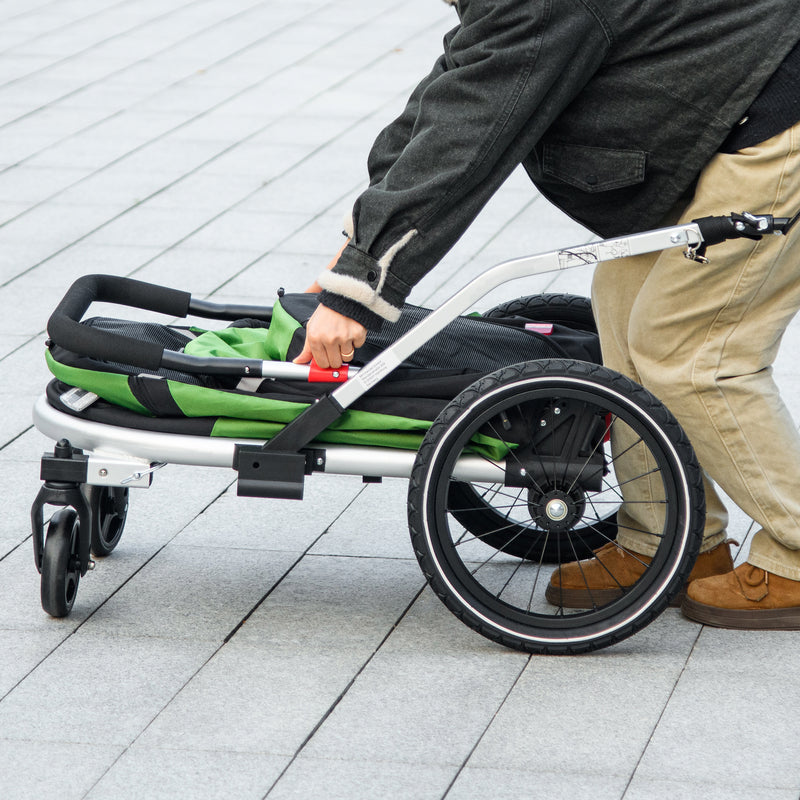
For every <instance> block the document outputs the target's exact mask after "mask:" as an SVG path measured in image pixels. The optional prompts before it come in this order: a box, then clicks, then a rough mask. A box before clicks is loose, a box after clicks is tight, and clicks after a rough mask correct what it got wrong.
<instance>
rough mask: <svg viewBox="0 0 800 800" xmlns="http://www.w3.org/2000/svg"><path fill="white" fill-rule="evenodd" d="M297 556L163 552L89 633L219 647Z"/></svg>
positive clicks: (222, 550) (97, 616)
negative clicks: (200, 642)
mask: <svg viewBox="0 0 800 800" xmlns="http://www.w3.org/2000/svg"><path fill="white" fill-rule="evenodd" d="M298 555H299V554H298V553H291V552H289V551H286V552H280V553H279V552H274V551H266V550H245V549H236V548H220V547H180V546H175V545H171V546H168V547H167V548H165V549H164V550H162V551H160V552H159V553H158V554H157V555H156V556H155V557H154V558H153V559H152V560H150V561H148V562H147V564H146V565H144V567H143V568H142V569H141V570H140V571H138V572H137V573H136V574H135V575H134V576H133V578H131V579H130V580H129V581H128V582H126V583H125V584H124V586H122V587H121V588H120V589H119V591H118V592H117V593H116V594H115V595H114V596H113V597H111V598H110V599H109V600H108V601H107V602H106V603H104V604H103V605H102V606H101V607H100V608H99V609H98V610H97V611H96V612H95V614H94V615H93V616H92V624H91V628H92V630H93V631H94V630H97V629H98V628H99V629H100V630H101V631H103V632H104V633H105V634H106V635H107V636H142V637H150V636H158V637H163V638H169V639H170V640H172V641H174V640H177V639H187V640H192V641H201V640H208V641H216V642H221V641H222V639H223V638H224V637H225V636H226V635H227V634H228V633H230V632H231V631H232V630H233V629H234V628H235V627H236V626H237V625H238V624H239V622H240V621H241V620H242V618H243V617H244V616H245V615H246V614H247V613H248V612H249V611H250V610H251V609H252V608H253V607H254V606H255V605H256V604H257V603H258V602H259V601H260V600H261V598H262V597H263V596H264V595H265V594H266V593H267V592H268V591H269V590H270V588H271V587H272V586H273V585H274V584H275V582H276V581H278V580H279V579H280V577H281V576H282V575H283V574H284V573H285V572H286V571H287V570H288V569H289V568H290V567H291V565H292V564H293V563H294V561H295V560H296V558H297V557H298Z"/></svg>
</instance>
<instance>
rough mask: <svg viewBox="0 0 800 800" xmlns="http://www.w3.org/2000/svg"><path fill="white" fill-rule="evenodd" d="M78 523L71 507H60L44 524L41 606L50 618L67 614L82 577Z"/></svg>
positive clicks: (70, 609)
mask: <svg viewBox="0 0 800 800" xmlns="http://www.w3.org/2000/svg"><path fill="white" fill-rule="evenodd" d="M79 531H80V524H79V522H78V515H77V513H76V511H75V509H74V508H60V509H58V510H57V511H56V512H55V513H54V514H53V516H52V518H51V520H50V524H49V525H48V527H47V538H46V539H45V543H44V552H43V554H42V584H41V598H42V608H43V609H44V610H45V611H46V612H47V613H48V614H49V615H50V616H51V617H66V616H67V614H69V612H70V611H72V606H73V604H74V603H75V596H76V595H77V593H78V583H80V579H81V571H80V558H79V555H78V541H79Z"/></svg>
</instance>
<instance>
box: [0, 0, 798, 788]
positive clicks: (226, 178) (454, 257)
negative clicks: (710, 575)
mask: <svg viewBox="0 0 800 800" xmlns="http://www.w3.org/2000/svg"><path fill="white" fill-rule="evenodd" d="M455 19H456V18H455V12H454V10H453V9H452V8H447V7H446V6H445V5H444V4H442V3H440V2H436V0H408V2H406V3H403V4H397V3H396V2H393V0H372V2H370V3H366V2H365V0H339V2H336V3H332V2H330V1H329V0H298V1H297V2H294V3H277V2H275V1H274V0H230V2H228V3H217V2H207V1H206V0H194V1H193V2H188V1H187V0H166V2H165V0H136V2H133V0H63V2H58V3H54V2H52V0H0V21H2V23H3V24H2V25H0V75H2V76H3V77H2V79H0V170H2V171H3V180H2V181H0V243H2V247H0V284H2V285H0V303H1V304H2V306H3V309H4V312H3V316H2V319H0V331H1V332H3V333H4V334H6V336H4V342H5V344H4V345H3V346H2V348H0V403H2V406H3V409H4V414H3V421H2V422H1V423H0V482H2V486H3V499H4V500H5V501H6V502H5V505H4V511H5V514H4V516H3V518H2V520H0V697H3V694H4V693H6V692H8V695H7V696H6V697H5V699H2V700H0V732H2V733H0V797H2V798H3V800H5V798H6V797H10V798H17V797H20V798H27V797H35V798H37V800H38V798H40V797H49V796H59V797H66V798H72V797H75V798H78V797H80V798H83V797H84V796H87V792H88V793H89V794H88V797H91V798H105V797H113V798H115V800H117V799H118V798H123V799H124V798H127V797H130V798H134V797H135V798H139V797H163V796H170V797H174V796H177V795H180V796H200V797H237V798H239V797H242V798H247V797H263V796H264V795H265V794H266V793H267V791H268V790H269V788H270V787H271V786H272V784H273V783H274V781H275V780H276V778H277V777H278V776H279V775H281V774H282V773H283V775H282V778H281V779H280V780H279V781H278V783H277V785H276V786H275V788H274V790H273V791H272V793H271V795H270V796H273V797H297V796H303V797H307V796H315V797H316V796H319V797H337V796H340V797H345V796H346V797H348V798H349V797H363V796H381V797H384V796H385V797H393V796H394V797H442V796H443V795H444V794H445V792H447V790H448V787H449V786H450V782H451V781H453V780H454V779H455V783H454V784H453V786H452V788H451V789H450V791H449V793H448V796H449V797H459V798H461V797H475V796H480V797H500V798H502V797H510V796H512V795H513V796H515V797H544V796H547V797H551V796H552V797H560V796H569V797H593V798H594V797H598V798H605V797H622V796H623V794H624V796H625V797H626V798H633V797H636V798H638V797H648V798H650V797H655V798H658V797H666V796H670V797H695V796H704V797H710V798H714V797H717V796H720V797H721V796H726V797H728V796H739V795H741V794H742V787H744V791H745V792H746V793H747V796H752V797H758V798H760V797H764V798H770V800H771V798H773V797H774V798H776V800H777V798H779V797H788V796H790V793H792V794H791V796H796V795H797V791H800V776H799V775H798V774H797V768H796V765H795V761H796V759H794V758H793V753H792V752H791V746H790V745H791V743H792V742H794V741H795V740H796V738H797V736H796V734H797V730H796V727H797V726H796V724H795V719H794V716H792V714H791V709H792V708H793V707H794V706H795V705H797V703H796V702H793V701H794V700H795V698H794V697H793V688H792V682H791V675H792V674H793V671H794V664H795V662H796V656H797V653H796V649H797V648H796V645H795V643H794V638H795V637H794V636H793V634H791V633H787V634H783V633H775V634H771V633H753V634H748V633H736V632H731V631H712V630H709V629H701V628H700V627H699V626H696V625H694V624H693V623H689V622H688V621H686V620H683V619H682V618H681V616H680V615H679V613H678V612H677V611H675V610H670V611H668V612H667V613H665V614H664V615H663V616H662V617H661V618H660V619H659V620H657V621H656V622H655V623H654V624H653V625H651V626H650V627H648V628H647V629H646V630H645V631H643V632H641V633H639V634H637V635H636V636H635V637H633V638H631V639H628V640H626V641H625V642H623V643H621V644H619V645H617V646H615V647H614V648H611V649H609V650H605V651H601V652H599V653H597V654H595V655H593V656H589V657H584V658H580V659H544V658H530V659H529V658H528V657H527V656H525V655H522V654H519V653H515V652H512V651H508V650H504V649H503V648H501V647H499V646H497V645H495V644H492V643H490V642H488V641H487V640H485V639H483V638H482V637H480V636H479V635H478V634H476V633H474V632H472V631H471V630H469V629H468V628H466V627H465V626H464V625H462V624H461V623H460V622H459V621H458V620H457V619H456V618H455V617H454V616H453V615H451V614H450V613H449V612H448V611H447V609H446V608H445V607H444V606H443V605H442V604H441V603H440V602H439V601H438V600H437V599H436V598H435V597H434V596H433V594H432V593H431V592H430V591H429V590H424V591H422V594H418V593H419V592H420V590H421V589H422V587H423V577H422V574H421V572H420V570H419V567H418V566H417V563H416V559H415V558H414V557H413V553H412V552H411V550H410V546H409V541H408V533H407V523H406V513H405V502H406V501H405V495H406V482H405V481H401V480H387V481H385V482H384V484H383V485H381V486H367V487H363V486H362V484H361V483H360V481H359V480H358V478H346V477H335V476H313V477H312V478H311V479H310V480H309V481H308V484H307V486H306V498H305V500H304V501H303V502H302V503H294V502H290V501H267V500H263V501H262V500H255V499H251V498H239V497H236V496H235V493H234V489H233V488H232V485H233V481H234V479H235V474H234V473H233V472H232V471H231V470H206V469H202V468H192V467H170V468H169V469H166V470H163V471H162V472H161V473H159V474H158V475H157V476H156V479H155V482H154V485H153V487H152V488H151V489H150V490H148V491H138V492H134V493H132V495H131V513H130V517H129V520H128V523H127V525H126V531H125V534H124V536H123V540H122V542H121V543H120V546H119V547H118V548H117V550H115V552H114V553H113V554H112V556H110V557H109V558H107V559H104V560H98V564H97V569H96V570H95V571H94V572H92V573H89V574H87V575H86V576H85V578H84V579H83V580H82V581H81V586H80V591H79V594H78V601H77V603H76V608H75V609H74V611H73V614H72V616H70V617H69V618H67V619H65V620H53V619H50V618H49V617H48V616H47V615H46V614H44V612H43V611H42V610H41V608H40V600H39V577H38V574H37V573H36V570H35V568H34V566H33V564H32V558H31V552H30V551H31V543H30V537H29V527H30V521H29V518H28V514H29V507H30V503H31V502H32V499H33V496H34V495H35V492H36V491H37V490H38V460H39V457H40V454H41V452H42V451H43V450H44V449H46V448H50V447H52V443H51V442H49V441H48V440H46V439H45V437H43V436H41V434H39V433H38V432H37V431H35V430H33V429H31V427H30V425H31V422H30V407H31V404H32V402H33V400H34V398H35V397H36V396H38V395H39V394H40V393H41V391H42V390H43V389H44V386H45V384H46V382H47V380H48V375H47V372H46V369H45V367H44V362H43V359H42V345H43V341H44V334H43V332H44V327H45V324H46V320H47V317H48V316H49V314H50V312H51V311H52V309H53V307H54V306H55V304H56V303H57V302H58V300H59V299H60V297H61V296H62V295H63V292H64V290H65V289H66V287H67V286H68V284H69V283H71V281H72V280H74V279H75V278H76V277H78V276H79V275H81V274H85V273H89V272H103V273H112V274H119V275H128V274H133V275H135V276H137V277H141V278H143V279H145V280H151V281H153V282H155V283H163V284H167V285H173V286H176V287H178V288H184V289H187V290H189V291H192V292H194V293H195V294H196V295H199V296H210V297H212V299H216V300H220V301H238V302H253V301H255V302H259V301H263V302H265V303H266V304H271V303H272V298H273V297H274V293H275V289H276V288H277V287H278V286H285V287H286V288H287V289H289V290H295V291H299V290H302V289H303V288H305V286H307V285H308V283H310V281H311V280H312V279H313V278H314V277H315V276H316V275H317V273H318V272H319V271H320V270H321V269H322V268H323V267H324V265H325V264H326V263H327V261H328V260H329V258H330V257H331V256H332V255H333V252H334V251H335V250H336V249H337V248H338V246H339V245H340V244H341V238H340V236H339V230H340V228H341V219H342V217H343V216H344V214H345V213H347V212H348V211H349V209H350V207H351V206H352V201H353V199H354V197H355V196H356V194H357V193H358V191H359V190H360V189H361V188H362V187H363V186H364V185H365V182H366V169H365V157H366V153H367V151H368V149H369V147H370V145H371V143H372V141H373V139H374V136H375V135H376V133H377V132H378V131H379V130H380V129H381V128H382V127H383V126H384V125H385V124H386V123H387V122H388V121H389V120H391V119H392V118H394V116H396V114H397V113H399V111H400V110H401V109H402V107H403V105H404V103H405V98H406V96H407V94H408V91H409V89H410V88H411V87H412V86H414V85H415V84H416V82H417V80H418V78H419V77H420V76H421V75H423V74H424V73H426V72H427V71H428V69H429V67H430V64H431V63H432V62H433V60H434V59H435V57H436V56H437V55H438V53H439V51H440V48H441V45H440V41H441V37H442V35H443V34H444V32H445V31H446V30H448V29H449V28H450V27H452V25H453V24H455ZM115 217H118V220H117V221H116V222H115V223H113V224H110V225H104V223H105V222H107V221H108V220H111V219H112V218H115ZM212 220H214V221H213V222H212ZM4 223H8V224H4ZM206 223H211V224H208V225H207V224H206ZM97 226H102V227H100V230H98V231H97V233H96V234H91V235H89V236H88V237H86V234H89V233H90V232H91V231H93V230H94V229H95V228H96V227H97ZM279 233H280V234H281V235H278V234H279ZM81 237H86V238H81ZM588 237H589V234H588V233H587V232H586V231H584V230H583V229H582V228H580V226H577V225H576V224H575V223H574V222H572V221H570V220H568V219H567V218H566V217H565V216H564V215H562V214H561V213H560V212H557V211H556V210H554V209H553V207H552V206H550V205H549V204H548V203H546V202H545V201H543V200H542V199H541V198H540V197H538V196H537V195H536V194H535V193H534V192H533V190H532V189H531V187H530V184H529V182H528V179H527V177H526V176H524V175H523V174H522V172H521V171H517V172H515V173H514V174H513V175H512V176H511V177H510V179H509V180H508V181H507V183H506V185H505V186H504V187H503V188H502V190H501V191H500V192H499V193H498V195H497V196H496V197H495V198H493V199H492V201H491V202H490V203H489V204H488V205H487V207H486V209H485V210H484V212H483V213H482V214H481V215H480V216H479V218H478V219H477V220H476V222H475V224H474V225H473V226H472V227H471V229H470V230H469V231H468V232H467V233H466V234H465V236H464V237H462V239H461V240H460V241H459V242H458V243H457V245H456V246H455V247H454V248H453V250H452V251H451V252H450V253H449V254H448V255H447V257H446V258H445V259H444V260H443V262H442V264H440V265H439V267H437V269H436V270H435V271H433V272H432V273H431V274H430V275H429V276H427V277H426V278H425V279H424V280H423V281H422V282H421V283H420V285H419V286H417V287H416V288H415V290H414V293H413V294H412V301H414V302H420V303H423V304H432V303H436V302H439V301H441V300H443V299H444V298H445V297H447V296H449V295H450V294H451V293H452V292H453V291H454V289H455V288H457V287H459V286H460V285H462V284H463V283H464V282H465V281H466V280H468V279H470V278H473V277H477V276H478V275H480V274H481V273H482V272H483V271H484V270H485V269H486V268H487V267H488V266H491V265H492V264H495V263H498V262H500V261H503V260H506V259H508V258H513V257H518V256H521V255H526V254H530V253H535V252H542V251H545V250H549V249H553V248H556V247H564V246H568V245H572V244H575V243H580V242H582V241H585V240H586V239H587V238H588ZM590 281H591V270H590V269H586V270H571V271H566V272H561V273H553V274H549V275H542V276H537V277H534V278H530V279H525V280H521V281H517V282H515V283H514V284H512V285H509V286H506V287H501V288H500V289H498V290H496V291H495V292H492V293H490V295H489V296H488V297H486V298H484V300H483V301H482V307H483V308H488V307H489V306H491V305H494V304H495V303H496V302H499V301H501V300H507V299H509V298H510V297H514V296H519V295H522V294H532V293H535V292H542V291H565V292H574V293H578V294H587V293H588V291H589V285H590ZM96 311H97V312H98V313H103V314H106V313H108V314H114V315H117V312H118V314H119V315H120V316H125V315H126V314H130V315H133V316H134V317H137V318H139V315H138V314H137V313H135V312H133V311H130V312H128V311H127V310H125V309H117V308H115V307H113V306H107V307H106V306H104V307H101V308H98V309H96ZM141 318H145V319H149V318H150V316H149V315H148V314H142V315H141ZM153 318H155V319H158V320H160V321H163V319H162V318H161V317H159V316H158V315H153ZM796 345H800V327H795V326H794V325H793V326H790V330H789V331H788V332H787V335H786V337H785V342H784V348H783V351H782V354H781V356H780V357H779V359H778V363H777V364H776V366H775V375H776V379H777V380H778V382H779V384H780V385H781V387H782V388H783V391H784V395H785V398H786V402H787V405H788V406H789V408H790V410H791V412H792V413H793V414H795V415H800V399H798V398H800V393H798V392H797V391H795V389H798V388H800V379H798V377H797V369H796V364H795V359H794V355H793V354H794V352H795V350H796V349H797V347H796ZM752 530H753V524H752V522H751V521H750V520H749V519H748V518H747V517H746V516H745V515H744V514H742V513H741V512H740V511H739V510H738V509H735V508H732V509H731V523H730V533H731V535H733V536H735V537H736V538H739V539H740V540H741V541H742V544H741V546H740V548H739V549H738V550H739V552H738V559H739V560H741V559H743V558H744V557H745V556H746V553H747V548H748V546H749V542H748V540H749V537H750V536H751V535H752ZM314 542H316V544H315V545H314V547H313V549H312V550H311V552H310V553H308V554H306V555H305V556H303V557H302V558H300V554H302V553H304V552H305V551H306V550H307V548H308V547H309V546H310V545H311V544H312V543H314ZM298 559H299V561H298ZM292 564H294V566H293V567H292V568H291V569H289V568H290V567H291V565H292ZM286 570H289V572H288V575H286V576H285V577H283V579H282V580H280V582H279V583H278V584H277V585H276V586H275V587H274V589H272V591H269V590H270V587H271V586H273V585H274V584H275V581H277V580H278V579H279V578H281V576H283V575H284V573H285V572H286ZM268 592H269V593H268ZM267 593H268V594H267ZM265 594H266V597H265V598H264V600H263V602H262V603H261V604H260V605H258V607H257V608H255V610H254V611H253V613H252V615H251V616H249V618H247V620H246V621H245V622H244V623H243V624H242V626H241V627H240V628H239V629H238V630H237V632H236V633H235V635H234V636H233V637H232V638H231V639H230V641H229V642H227V643H226V644H224V645H223V646H221V647H220V644H221V642H222V637H224V636H225V635H226V634H227V633H229V632H230V631H231V630H232V629H233V627H235V625H237V624H238V623H239V621H241V619H242V617H243V616H245V615H246V614H247V613H248V612H249V611H250V610H251V609H252V608H253V606H254V605H256V604H257V603H258V602H259V600H261V598H262V597H264V595H265ZM415 598H416V599H415ZM131 633H132V634H134V635H133V636H131V635H128V634H131ZM217 648H219V649H217ZM215 651H216V652H215ZM214 653H215V654H214ZM212 654H213V655H212ZM209 659H210V660H209ZM520 673H521V674H520ZM787 676H789V677H788V678H787ZM745 702H747V703H748V706H747V711H740V710H739V708H740V707H744V703H745ZM753 708H756V709H758V710H757V712H756V713H754V712H753V710H752V709H753ZM575 720H579V721H580V724H576V723H575ZM742 720H745V722H743V721H742ZM9 731H10V733H9ZM3 737H4V738H3ZM59 737H61V739H62V740H58V739H59ZM81 737H83V738H81ZM64 739H69V740H68V741H64ZM88 742H91V743H88ZM509 753H513V754H514V755H513V762H510V761H509V759H508V754H509ZM520 753H522V754H523V758H521V757H520V755H519V754H520ZM42 764H46V765H47V769H46V770H44V769H42V767H41V765H42ZM76 764H78V765H80V767H79V769H76V768H75V765H76ZM637 764H638V767H637ZM287 766H288V769H286V771H285V772H283V770H284V769H285V768H286V767H287ZM684 766H685V768H684ZM459 770H460V772H459ZM679 770H680V771H679ZM456 776H457V777H456ZM628 781H630V783H628ZM626 787H627V789H626Z"/></svg>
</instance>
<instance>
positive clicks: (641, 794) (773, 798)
mask: <svg viewBox="0 0 800 800" xmlns="http://www.w3.org/2000/svg"><path fill="white" fill-rule="evenodd" d="M675 771H676V772H680V765H679V764H675ZM697 797H703V798H707V800H729V798H731V797H753V798H756V797H757V798H758V800H797V785H796V784H794V785H792V786H787V787H776V786H769V785H767V784H753V785H742V784H737V783H724V782H709V781H705V780H697V779H694V780H679V779H673V780H661V781H659V780H646V779H642V778H639V776H638V775H635V776H634V778H633V780H632V781H631V783H630V786H629V787H628V790H627V791H626V792H625V794H624V798H625V800H695V798H697Z"/></svg>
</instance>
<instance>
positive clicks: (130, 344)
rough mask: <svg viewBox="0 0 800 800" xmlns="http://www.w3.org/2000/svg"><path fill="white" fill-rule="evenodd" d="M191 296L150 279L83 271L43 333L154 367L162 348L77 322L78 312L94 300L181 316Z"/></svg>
mask: <svg viewBox="0 0 800 800" xmlns="http://www.w3.org/2000/svg"><path fill="white" fill-rule="evenodd" d="M191 299H192V296H191V295H190V294H189V293H188V292H182V291H179V290H177V289H167V288H166V287H164V286H156V285H155V284H151V283H144V282H143V281H137V280H133V279H132V278H120V277H117V276H115V275H84V276H83V277H81V278H78V280H76V281H75V283H73V284H72V286H71V287H70V289H69V291H68V292H67V293H66V294H65V295H64V298H63V299H62V300H61V302H60V303H59V304H58V306H57V307H56V309H55V311H53V313H52V315H51V316H50V320H49V322H48V323H47V333H48V335H49V336H50V338H51V339H52V340H53V341H54V342H55V343H56V344H58V345H60V346H61V347H63V348H64V349H66V350H69V351H71V352H73V353H79V354H80V355H84V356H88V357H90V358H97V359H99V360H101V361H118V362H121V363H125V364H131V365H132V366H135V367H142V368H143V369H158V367H159V366H160V365H161V358H162V355H163V353H164V348H163V347H160V346H159V345H157V344H154V343H151V342H141V341H138V340H137V339H131V338H130V337H128V336H121V335H120V334H117V333H111V332H107V331H101V330H97V329H95V328H90V327H87V326H86V325H81V322H80V320H81V318H82V317H83V315H84V313H85V312H86V309H88V308H89V306H90V305H91V304H92V303H95V302H97V303H115V304H116V305H124V306H129V307H131V308H140V309H143V310H145V311H155V312H157V313H160V314H167V315H169V316H172V317H185V316H186V315H187V313H188V310H189V303H190V302H191Z"/></svg>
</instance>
